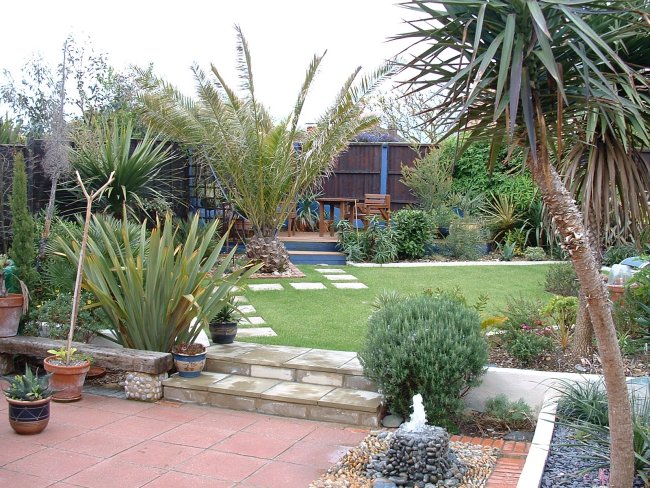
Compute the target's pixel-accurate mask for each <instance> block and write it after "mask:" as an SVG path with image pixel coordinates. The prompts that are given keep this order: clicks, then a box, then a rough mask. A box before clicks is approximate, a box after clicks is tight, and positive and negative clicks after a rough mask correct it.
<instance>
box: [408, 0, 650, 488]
mask: <svg viewBox="0 0 650 488" xmlns="http://www.w3.org/2000/svg"><path fill="white" fill-rule="evenodd" d="M407 6H409V7H410V8H413V9H415V10H417V11H419V12H421V13H422V17H421V18H420V19H417V20H414V21H412V22H410V24H411V25H412V26H413V27H414V29H413V31H411V32H408V33H406V34H402V35H400V36H398V37H399V38H405V39H412V40H413V41H414V44H415V45H423V46H424V47H423V50H422V52H420V53H419V54H417V55H415V56H414V57H413V59H412V60H411V61H409V62H408V63H407V67H408V68H411V69H413V70H414V74H413V75H412V77H411V79H410V80H409V81H410V82H411V86H412V90H416V91H417V90H422V89H426V88H428V87H431V86H437V87H438V90H439V94H440V95H442V96H443V97H444V100H443V102H442V103H441V104H440V106H438V107H435V108H433V109H432V113H440V114H441V115H440V117H441V118H442V124H441V125H442V126H447V127H450V129H449V130H448V131H447V135H451V134H453V133H455V132H458V131H463V132H465V134H466V137H467V141H474V140H489V141H491V146H492V147H491V152H490V160H489V162H488V164H490V165H492V164H493V163H494V160H495V158H496V154H497V151H498V149H499V148H500V147H501V146H502V145H503V144H508V145H510V146H515V145H523V146H524V147H525V148H526V149H527V158H526V161H527V165H528V167H529V168H530V170H531V174H532V176H533V179H534V180H535V182H536V184H537V185H538V186H539V188H540V191H541V194H542V198H543V201H544V203H545V204H546V207H547V209H548V212H549V214H550V215H551V216H552V217H553V218H554V221H555V224H556V228H557V231H558V232H559V234H560V236H561V238H562V243H563V245H564V247H565V249H566V251H567V253H568V254H569V256H570V257H571V259H572V261H573V264H574V266H575V268H576V273H577V275H578V279H579V281H580V285H581V288H582V291H583V292H584V294H585V296H586V297H587V302H588V306H589V312H590V316H591V320H592V323H593V327H594V332H595V335H596V339H597V342H598V348H599V352H600V357H601V360H602V364H603V373H604V379H605V385H606V388H607V391H608V398H609V416H610V436H611V471H610V486H612V487H621V488H622V487H625V488H629V487H630V486H632V480H633V477H634V451H633V446H632V424H631V412H630V404H629V401H628V397H627V387H626V383H625V375H624V372H623V363H622V359H621V354H620V350H619V348H618V343H617V340H616V331H615V329H614V324H613V321H612V316H611V310H610V308H609V302H608V297H607V290H606V289H605V287H604V285H603V283H602V280H601V279H600V275H599V272H598V267H597V263H596V260H595V259H594V255H593V253H592V252H591V248H590V239H589V237H588V234H587V231H586V228H585V225H584V223H583V216H582V214H581V212H580V211H579V209H578V207H577V206H576V204H575V202H574V200H573V199H572V197H571V194H570V193H569V191H568V190H567V189H566V187H565V186H564V185H563V183H562V180H561V178H560V176H559V174H558V171H557V169H556V167H555V165H554V161H556V160H557V159H559V158H561V157H562V156H563V153H564V149H563V147H568V146H569V145H568V144H566V143H565V142H564V141H565V138H567V137H572V136H574V135H578V134H577V133H576V134H574V133H573V130H572V129H570V128H571V127H576V125H577V124H579V123H580V122H582V121H584V120H585V117H587V119H588V120H589V121H590V123H589V124H587V126H586V127H582V128H581V129H582V130H583V131H584V132H586V133H588V132H591V131H593V120H594V118H595V119H596V120H598V119H601V120H602V122H603V124H604V126H609V127H613V128H615V131H616V136H617V137H620V138H621V140H622V141H627V140H628V138H629V134H630V130H634V132H635V135H636V137H638V138H640V139H641V140H642V141H643V142H644V143H645V144H647V142H648V139H649V138H648V124H646V121H645V120H644V118H643V116H642V115H641V114H643V112H644V111H647V110H648V106H649V103H648V97H647V93H648V91H647V90H648V87H649V82H648V78H647V73H645V72H644V70H643V69H641V68H639V67H636V66H631V65H629V64H628V63H626V62H625V61H624V60H623V59H621V57H620V56H619V55H618V54H617V51H618V50H625V49H626V40H627V39H628V38H632V37H637V36H640V37H641V38H643V37H646V38H647V36H648V34H649V33H650V23H648V21H647V19H648V18H649V16H648V2H647V0H631V1H628V2H622V1H616V0H613V1H601V0H511V1H509V2H501V1H490V0H484V1H478V0H442V1H426V0H415V1H412V2H409V3H408V4H407ZM441 6H442V7H441ZM603 22H605V23H610V25H612V26H615V28H613V29H611V31H610V32H609V33H608V35H607V36H602V35H599V34H598V33H597V32H596V31H595V30H594V29H593V28H592V27H590V26H591V25H592V24H593V23H603ZM440 110H442V112H440ZM439 122H440V121H439ZM631 127H632V128H633V129H631ZM585 140H586V141H587V142H588V141H589V140H590V139H588V138H587V139H585Z"/></svg>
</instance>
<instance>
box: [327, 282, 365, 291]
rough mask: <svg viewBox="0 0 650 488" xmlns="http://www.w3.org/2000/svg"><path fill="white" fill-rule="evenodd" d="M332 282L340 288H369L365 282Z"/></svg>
mask: <svg viewBox="0 0 650 488" xmlns="http://www.w3.org/2000/svg"><path fill="white" fill-rule="evenodd" d="M332 284H333V285H334V288H338V289H339V290H362V289H364V288H368V287H367V286H366V285H364V284H363V283H332Z"/></svg>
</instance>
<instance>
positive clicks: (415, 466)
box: [366, 394, 467, 488]
mask: <svg viewBox="0 0 650 488" xmlns="http://www.w3.org/2000/svg"><path fill="white" fill-rule="evenodd" d="M466 471H467V468H466V467H465V465H463V464H462V463H461V462H460V461H459V460H458V459H457V458H456V455H455V454H454V453H453V452H451V451H450V450H449V434H447V431H446V430H445V429H443V428H441V427H433V426H430V425H427V423H426V413H425V411H424V405H423V403H422V395H420V394H418V395H415V396H414V397H413V414H412V415H411V417H410V419H409V421H408V422H406V423H404V424H402V425H401V426H400V427H399V429H397V431H395V433H394V435H393V436H392V438H391V439H390V441H389V446H388V450H387V451H386V452H385V453H384V454H380V455H376V456H373V458H372V459H371V460H370V462H369V463H368V468H367V473H366V475H367V476H368V477H369V478H374V479H375V484H374V485H373V486H375V487H385V488H389V487H391V486H405V487H410V488H414V487H418V488H434V487H454V486H459V485H460V483H461V480H462V478H463V475H464V474H465V472H466Z"/></svg>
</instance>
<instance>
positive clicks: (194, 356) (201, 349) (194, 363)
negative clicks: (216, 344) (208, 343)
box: [172, 342, 206, 378]
mask: <svg viewBox="0 0 650 488" xmlns="http://www.w3.org/2000/svg"><path fill="white" fill-rule="evenodd" d="M172 355H173V356H174V366H176V370H177V371H178V376H180V377H181V378H196V377H197V376H199V375H200V374H201V371H203V367H204V366H205V355H206V351H205V346H204V345H203V344H199V343H188V342H180V343H178V344H176V345H175V346H174V347H173V348H172Z"/></svg>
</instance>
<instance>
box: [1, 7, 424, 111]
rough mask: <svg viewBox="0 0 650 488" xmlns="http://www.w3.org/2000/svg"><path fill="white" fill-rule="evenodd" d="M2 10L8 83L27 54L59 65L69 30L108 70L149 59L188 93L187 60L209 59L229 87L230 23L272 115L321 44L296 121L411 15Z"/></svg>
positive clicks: (377, 53)
mask: <svg viewBox="0 0 650 488" xmlns="http://www.w3.org/2000/svg"><path fill="white" fill-rule="evenodd" d="M2 11H3V18H4V21H3V28H2V29H0V43H1V45H3V46H5V48H4V49H3V51H2V54H1V55H0V69H8V70H9V71H10V72H11V73H12V74H13V76H14V78H16V79H20V78H19V75H20V68H21V66H22V65H23V64H24V63H25V62H26V61H27V60H29V59H30V58H31V57H33V55H34V54H36V53H40V54H41V55H42V56H43V58H44V59H45V60H47V61H48V62H49V63H50V64H51V65H52V66H55V65H56V64H57V63H58V62H60V59H61V48H62V46H63V42H64V40H65V39H66V37H67V36H68V35H69V34H72V35H73V36H74V38H75V40H76V41H77V42H81V41H84V40H85V39H88V38H89V39H90V41H91V43H92V46H93V47H94V48H95V50H96V51H101V52H105V53H106V54H107V55H108V60H109V62H110V64H112V65H113V66H115V67H118V68H123V67H126V66H129V65H131V64H135V65H138V66H147V65H148V64H149V63H153V65H154V72H155V73H156V74H157V75H158V76H161V77H163V78H165V79H166V80H167V81H169V82H171V83H172V84H174V85H176V86H177V87H179V88H180V89H181V90H182V91H183V92H185V93H186V94H188V95H191V94H193V93H194V83H193V79H192V73H191V72H190V69H189V68H190V66H191V65H192V63H193V62H197V63H198V64H199V65H200V66H201V67H203V68H204V69H205V70H209V67H210V63H213V64H214V65H215V66H216V67H217V68H218V69H219V71H220V72H221V73H222V74H223V75H224V76H225V77H226V79H227V80H229V81H230V84H231V85H235V86H237V83H238V80H237V74H236V70H235V65H236V51H235V46H236V36H235V29H234V27H233V26H234V25H235V24H238V25H240V26H241V28H242V30H243V32H244V35H245V37H246V38H247V40H248V43H249V47H250V50H251V53H252V64H253V74H254V82H255V86H256V93H257V96H258V98H259V99H260V100H261V101H262V102H263V103H264V104H265V105H266V106H268V107H269V108H270V109H271V113H272V114H273V115H274V116H275V117H277V118H280V117H283V116H286V115H288V114H289V113H290V111H291V109H292V107H293V104H294V101H295V97H296V95H297V93H298V90H299V88H300V86H301V84H302V82H303V80H304V76H305V72H306V70H307V67H308V65H309V62H310V61H311V59H312V57H313V55H314V54H317V53H318V54H320V53H322V52H324V51H325V50H327V55H326V56H325V59H324V62H323V63H322V64H321V68H320V72H319V75H318V77H317V78H316V81H315V83H314V84H313V85H312V91H311V93H310V96H309V98H308V100H307V103H306V105H305V108H304V110H303V117H302V118H301V122H302V123H308V122H313V121H315V120H316V119H317V117H318V115H320V114H321V113H322V112H324V110H325V109H326V108H327V107H328V106H329V104H330V103H331V102H332V101H333V99H334V96H335V95H336V93H337V92H338V90H339V88H340V87H341V85H342V84H343V82H344V81H345V79H346V78H347V77H348V76H349V75H350V74H351V73H352V71H353V70H354V69H355V68H356V67H357V66H362V67H363V68H364V70H368V71H371V70H372V69H373V68H376V67H377V66H379V65H380V64H381V63H382V62H383V61H384V60H386V59H389V58H392V57H394V56H395V55H396V54H398V53H399V52H400V51H401V50H402V48H403V47H405V46H406V45H405V44H404V43H403V42H402V43H400V42H396V41H392V42H387V39H388V38H389V37H391V36H394V35H396V34H398V33H401V32H404V31H405V30H409V29H408V26H407V25H405V24H404V23H403V19H404V18H408V17H409V16H411V17H412V15H413V14H412V13H411V12H409V11H408V10H406V9H404V8H403V7H399V6H398V5H397V3H396V0H328V1H325V2H315V1H312V0H249V1H241V0H229V1H218V0H211V1H210V0H204V1H199V0H174V1H169V0H159V1H151V0H131V1H128V2H127V1H124V0H111V1H105V2H97V1H88V0H85V1H79V0H57V1H51V0H20V1H7V2H3V6H2ZM9 19H15V20H16V21H13V22H12V21H10V20H9ZM386 89H388V87H386Z"/></svg>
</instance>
